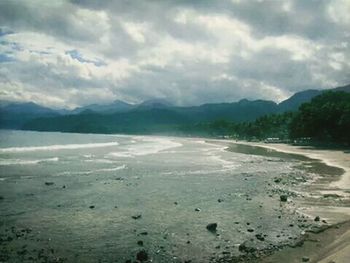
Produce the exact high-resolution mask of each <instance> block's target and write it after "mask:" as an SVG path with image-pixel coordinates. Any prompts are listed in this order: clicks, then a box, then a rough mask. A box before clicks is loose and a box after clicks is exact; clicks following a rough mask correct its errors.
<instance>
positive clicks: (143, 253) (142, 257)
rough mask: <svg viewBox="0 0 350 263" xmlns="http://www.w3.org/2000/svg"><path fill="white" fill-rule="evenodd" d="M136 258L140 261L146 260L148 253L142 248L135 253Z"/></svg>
mask: <svg viewBox="0 0 350 263" xmlns="http://www.w3.org/2000/svg"><path fill="white" fill-rule="evenodd" d="M136 259H137V260H139V261H141V262H143V261H146V260H148V254H147V252H146V250H144V249H143V250H141V251H139V252H138V253H137V254H136Z"/></svg>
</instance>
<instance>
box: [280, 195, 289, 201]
mask: <svg viewBox="0 0 350 263" xmlns="http://www.w3.org/2000/svg"><path fill="white" fill-rule="evenodd" d="M280 200H281V202H287V200H288V196H287V195H280Z"/></svg>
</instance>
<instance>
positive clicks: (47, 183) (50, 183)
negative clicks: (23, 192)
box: [45, 182, 55, 185]
mask: <svg viewBox="0 0 350 263" xmlns="http://www.w3.org/2000/svg"><path fill="white" fill-rule="evenodd" d="M54 184H55V183H54V182H45V185H54Z"/></svg>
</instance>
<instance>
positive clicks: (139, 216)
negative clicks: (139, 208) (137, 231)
mask: <svg viewBox="0 0 350 263" xmlns="http://www.w3.org/2000/svg"><path fill="white" fill-rule="evenodd" d="M141 217H142V215H135V216H132V218H133V219H135V220H137V219H140V218H141Z"/></svg>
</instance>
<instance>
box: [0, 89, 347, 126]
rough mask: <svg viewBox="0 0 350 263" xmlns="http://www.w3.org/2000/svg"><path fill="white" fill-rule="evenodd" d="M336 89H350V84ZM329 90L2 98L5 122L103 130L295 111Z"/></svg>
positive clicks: (249, 118)
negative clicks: (259, 96)
mask: <svg viewBox="0 0 350 263" xmlns="http://www.w3.org/2000/svg"><path fill="white" fill-rule="evenodd" d="M333 90H334V91H346V92H350V85H347V86H344V87H339V88H336V89H333ZM324 91H325V90H306V91H302V92H298V93H296V94H294V95H293V96H291V97H290V98H289V99H287V100H285V101H283V102H281V103H279V104H276V103H275V102H273V101H266V100H254V101H250V100H247V99H243V100H240V101H238V102H232V103H213V104H203V105H200V106H192V107H177V106H174V105H172V104H171V103H169V102H168V101H166V100H164V99H153V100H147V101H144V102H142V103H141V104H136V105H135V104H129V103H126V102H123V101H120V100H116V101H114V102H113V103H110V104H91V105H88V106H84V107H80V108H76V109H74V110H73V111H68V110H52V109H49V108H45V107H42V106H39V105H37V104H35V103H13V102H8V101H0V128H12V129H18V128H25V129H30V130H45V131H50V130H54V131H74V132H101V133H104V132H106V133H150V132H152V133H153V132H156V131H162V132H164V131H166V130H167V131H168V132H169V131H173V130H174V127H175V126H179V125H187V124H195V123H209V122H213V121H217V120H223V121H229V122H236V123H239V122H250V121H254V120H255V119H257V118H259V117H261V116H264V115H269V114H276V113H281V112H286V111H296V110H297V109H298V108H299V106H300V105H301V104H302V103H305V102H309V101H310V100H311V99H312V98H313V97H315V96H317V95H320V94H322V93H323V92H324ZM24 124H25V125H24Z"/></svg>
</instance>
